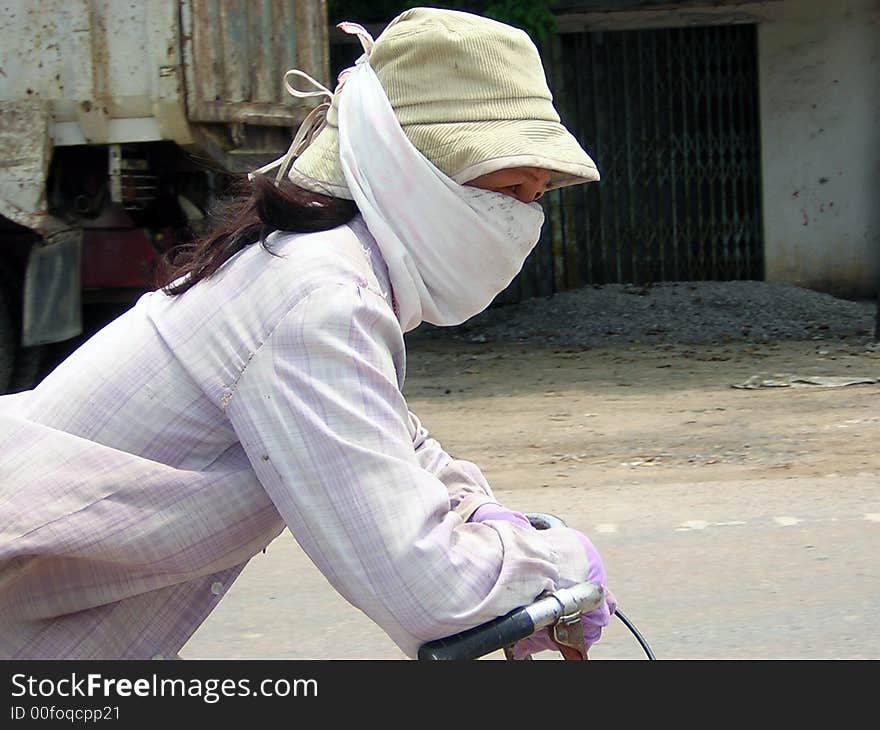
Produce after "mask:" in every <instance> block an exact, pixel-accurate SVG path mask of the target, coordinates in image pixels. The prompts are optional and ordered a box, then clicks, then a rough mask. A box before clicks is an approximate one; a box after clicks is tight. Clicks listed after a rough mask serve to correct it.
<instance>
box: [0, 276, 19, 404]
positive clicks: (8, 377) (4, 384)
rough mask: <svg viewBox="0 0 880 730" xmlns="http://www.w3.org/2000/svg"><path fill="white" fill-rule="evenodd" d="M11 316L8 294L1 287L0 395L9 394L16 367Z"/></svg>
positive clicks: (15, 344)
mask: <svg viewBox="0 0 880 730" xmlns="http://www.w3.org/2000/svg"><path fill="white" fill-rule="evenodd" d="M11 314H12V313H11V312H10V311H9V307H8V306H7V304H6V294H5V292H4V291H3V287H0V394H2V393H6V392H8V388H9V384H10V382H11V381H12V371H13V369H14V367H15V351H16V349H17V343H16V341H15V328H14V327H13V325H12V317H11Z"/></svg>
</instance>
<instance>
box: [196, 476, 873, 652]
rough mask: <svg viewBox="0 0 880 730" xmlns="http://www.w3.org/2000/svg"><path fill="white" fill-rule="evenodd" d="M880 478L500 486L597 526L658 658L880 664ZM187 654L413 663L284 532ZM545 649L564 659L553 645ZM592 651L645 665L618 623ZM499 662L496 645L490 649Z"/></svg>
mask: <svg viewBox="0 0 880 730" xmlns="http://www.w3.org/2000/svg"><path fill="white" fill-rule="evenodd" d="M878 486H880V485H878V477H877V475H876V474H869V473H863V474H860V475H857V476H846V477H843V476H834V475H830V476H828V477H826V478H794V479H774V480H753V481H740V482H737V481H725V482H723V483H721V482H715V483H688V484H658V485H656V486H651V485H646V484H645V483H644V482H643V483H642V484H640V485H639V486H637V487H633V486H620V487H614V488H604V489H602V490H598V491H591V492H590V493H589V502H587V501H586V498H585V496H584V494H583V492H581V493H580V494H579V492H578V490H577V489H576V488H570V487H555V486H554V487H547V488H541V489H519V490H516V492H509V491H508V492H502V491H498V490H496V494H497V495H498V496H499V497H500V498H502V500H503V501H505V502H506V503H507V504H509V505H510V506H512V507H516V508H519V509H523V510H525V511H554V512H556V513H557V514H559V515H560V516H562V517H564V518H565V519H566V520H567V522H568V523H569V524H570V525H572V526H576V527H578V528H580V529H583V530H585V531H586V532H588V533H589V534H590V535H591V536H592V537H593V538H594V541H595V542H596V544H597V546H598V547H599V549H600V552H602V554H603V556H604V559H605V561H606V567H607V569H608V573H609V575H610V576H611V583H610V587H611V589H612V590H613V591H614V593H615V594H616V596H617V598H618V600H619V602H620V606H621V608H622V609H623V610H624V611H625V612H626V613H627V615H628V616H629V618H630V619H631V620H633V621H634V622H635V624H636V625H637V626H638V627H639V629H640V630H641V631H642V633H643V634H644V635H645V637H646V638H647V639H648V641H649V643H650V644H651V646H652V648H653V650H654V653H655V654H656V655H657V657H658V659H664V658H666V659H673V658H682V659H694V658H711V659H721V658H732V659H745V658H770V659H777V658H868V659H876V658H880V632H878V631H877V630H876V628H877V625H878V623H880V562H878V559H877V556H878V555H880V489H878ZM181 655H182V656H183V657H184V658H185V659H197V658H272V659H303V658H313V659H331V658H353V659H369V658H375V659H403V658H405V657H404V656H403V654H402V653H401V652H400V651H399V650H398V649H397V648H396V647H395V646H394V645H393V644H392V642H391V641H390V640H389V639H388V638H387V637H386V636H385V634H384V633H383V632H382V631H381V629H379V628H378V627H376V626H375V625H373V624H372V622H371V621H370V620H369V619H367V618H366V617H365V616H364V615H363V614H362V613H360V612H359V611H358V610H357V609H355V608H353V607H352V606H350V605H349V604H348V603H346V602H345V601H344V600H343V599H342V598H341V597H339V596H338V595H337V594H336V593H335V592H334V591H333V589H332V588H331V587H330V586H329V584H328V583H327V582H326V581H325V580H324V578H323V577H322V576H321V574H320V573H319V572H318V571H317V570H316V569H315V568H314V566H312V565H311V563H310V562H309V561H308V559H307V558H306V557H305V556H304V555H303V553H302V551H301V550H300V549H299V548H298V546H297V545H296V543H295V542H294V541H293V539H292V538H291V537H290V536H289V534H287V533H285V534H284V535H282V536H281V537H280V538H278V540H276V541H275V542H274V543H273V544H272V545H271V546H270V547H269V549H268V551H267V553H266V554H265V555H258V556H257V557H256V558H254V559H253V560H252V561H251V563H250V564H249V565H248V567H247V568H246V569H245V571H244V572H243V573H242V575H241V577H240V578H239V580H238V581H237V582H236V583H235V584H234V585H233V586H232V587H231V588H230V589H229V593H228V595H227V596H226V597H225V598H224V599H223V601H221V602H220V604H219V606H218V608H217V609H216V610H215V611H214V613H213V614H212V615H211V616H210V617H209V618H208V620H207V621H206V622H205V623H204V624H203V625H202V627H201V628H200V629H199V630H198V631H197V632H196V634H195V635H194V636H193V637H192V639H191V640H190V641H189V643H188V644H187V645H186V646H185V647H184V648H183V650H182V652H181ZM541 656H542V657H543V658H547V659H555V658H556V657H555V655H553V654H549V653H545V654H543V655H541ZM592 656H593V658H594V659H634V660H635V659H641V658H644V654H643V653H642V651H641V648H640V647H639V646H638V644H637V643H636V641H635V639H634V638H633V637H632V636H631V635H630V634H629V632H628V631H627V629H626V628H625V627H624V626H623V624H621V623H620V622H618V621H615V622H614V623H613V624H612V626H611V627H609V629H608V630H606V633H605V636H604V637H603V640H602V641H601V642H600V643H599V644H598V645H597V646H596V647H594V650H593V652H592ZM491 658H493V659H496V658H501V657H500V653H499V654H495V655H492V657H491Z"/></svg>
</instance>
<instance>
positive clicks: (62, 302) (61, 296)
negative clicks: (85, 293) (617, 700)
mask: <svg viewBox="0 0 880 730" xmlns="http://www.w3.org/2000/svg"><path fill="white" fill-rule="evenodd" d="M82 241H83V229H82V228H66V229H63V230H60V231H57V232H55V233H53V234H51V235H49V236H48V237H46V238H45V239H43V241H42V242H41V243H39V244H36V245H34V246H33V247H32V248H31V252H30V256H29V257H28V263H27V268H26V269H25V275H24V301H23V318H22V337H21V339H22V344H23V345H24V346H25V347H31V346H33V345H45V344H48V343H50V342H62V341H63V340H68V339H70V338H71V337H76V336H77V335H78V334H80V333H81V332H82V329H83V325H82V304H81V299H82V296H81V291H82V287H81V283H80V278H81V277H80V262H81V258H82Z"/></svg>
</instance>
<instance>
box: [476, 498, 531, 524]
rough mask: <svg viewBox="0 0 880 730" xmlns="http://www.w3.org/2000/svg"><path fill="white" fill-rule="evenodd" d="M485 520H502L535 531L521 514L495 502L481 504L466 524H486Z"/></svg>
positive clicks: (527, 519)
mask: <svg viewBox="0 0 880 730" xmlns="http://www.w3.org/2000/svg"><path fill="white" fill-rule="evenodd" d="M487 520H504V521H505V522H512V523H513V524H514V525H519V526H520V527H525V528H527V529H529V530H534V529H535V528H534V527H532V523H531V522H529V518H528V517H526V516H525V515H524V514H522V513H521V512H512V511H511V510H509V509H505V508H504V507H502V506H501V505H500V504H496V503H495V502H486V504H481V505H480V506H479V507H477V508H476V509H475V510H474V512H473V514H472V515H471V516H470V517H469V518H468V522H486V521H487Z"/></svg>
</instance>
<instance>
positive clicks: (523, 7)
mask: <svg viewBox="0 0 880 730" xmlns="http://www.w3.org/2000/svg"><path fill="white" fill-rule="evenodd" d="M550 5H551V0H458V2H412V0H409V1H407V0H329V2H328V3H327V17H328V20H329V21H330V22H331V23H334V24H335V23H338V22H340V21H342V20H351V21H354V22H355V23H387V22H388V21H390V20H391V19H392V18H394V17H395V16H396V15H399V14H400V13H402V12H403V11H404V10H408V9H409V8H415V7H424V6H430V7H434V8H447V9H449V10H464V11H466V12H469V13H476V14H478V15H483V16H485V17H487V18H494V19H495V20H500V21H501V22H503V23H508V24H509V25H513V26H516V27H517V28H522V29H523V30H524V31H526V33H528V34H529V35H530V36H531V37H532V40H534V41H535V43H541V42H542V41H545V40H547V39H548V38H549V37H550V35H552V34H553V32H554V31H555V30H556V18H555V16H554V15H553V12H552V11H551V9H550Z"/></svg>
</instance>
